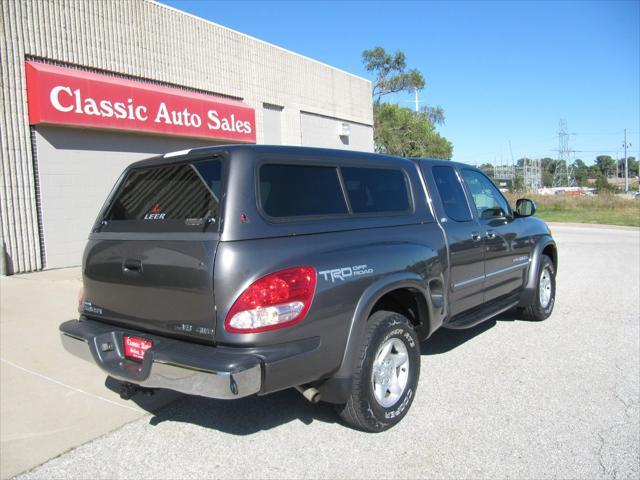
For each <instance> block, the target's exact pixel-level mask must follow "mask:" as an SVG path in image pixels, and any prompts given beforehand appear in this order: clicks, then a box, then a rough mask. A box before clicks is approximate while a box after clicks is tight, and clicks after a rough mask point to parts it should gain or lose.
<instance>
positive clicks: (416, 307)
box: [371, 288, 429, 332]
mask: <svg viewBox="0 0 640 480" xmlns="http://www.w3.org/2000/svg"><path fill="white" fill-rule="evenodd" d="M379 310H387V311H390V312H396V313H399V314H401V315H404V316H405V317H407V318H408V319H409V321H410V322H411V323H412V324H413V326H414V327H415V328H416V330H417V331H425V332H426V331H427V330H428V327H429V309H428V306H427V302H426V300H425V298H424V296H423V295H422V294H421V293H420V292H419V291H418V290H415V289H412V288H399V289H397V290H392V291H391V292H388V293H385V294H384V295H383V296H382V297H380V299H379V300H378V301H377V302H376V303H375V305H374V306H373V308H372V309H371V315H373V314H374V313H375V312H377V311H379Z"/></svg>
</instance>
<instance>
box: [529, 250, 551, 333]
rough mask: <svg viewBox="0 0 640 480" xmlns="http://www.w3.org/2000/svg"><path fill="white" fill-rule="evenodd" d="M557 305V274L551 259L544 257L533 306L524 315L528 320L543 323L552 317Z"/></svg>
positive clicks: (541, 260) (539, 270)
mask: <svg viewBox="0 0 640 480" xmlns="http://www.w3.org/2000/svg"><path fill="white" fill-rule="evenodd" d="M555 303H556V272H555V268H553V262H552V261H551V259H550V258H549V257H548V256H546V255H542V257H541V258H540V268H539V269H538V284H537V287H536V293H535V296H534V298H533V300H532V302H531V305H529V306H527V307H525V309H524V311H523V313H524V316H525V317H526V318H527V319H528V320H534V321H538V322H539V321H542V320H545V319H547V318H549V316H550V315H551V313H552V312H553V306H554V305H555Z"/></svg>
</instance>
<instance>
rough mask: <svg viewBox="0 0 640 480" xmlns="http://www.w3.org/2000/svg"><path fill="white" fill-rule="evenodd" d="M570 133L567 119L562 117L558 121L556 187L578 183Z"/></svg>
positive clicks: (554, 181)
mask: <svg viewBox="0 0 640 480" xmlns="http://www.w3.org/2000/svg"><path fill="white" fill-rule="evenodd" d="M569 135H571V134H570V133H569V132H568V127H567V121H566V120H565V119H561V120H560V122H559V123H558V162H557V163H556V169H555V172H554V174H553V186H554V187H572V186H574V185H575V184H576V181H575V177H574V175H573V165H572V164H571V154H572V153H573V150H571V149H570V148H569Z"/></svg>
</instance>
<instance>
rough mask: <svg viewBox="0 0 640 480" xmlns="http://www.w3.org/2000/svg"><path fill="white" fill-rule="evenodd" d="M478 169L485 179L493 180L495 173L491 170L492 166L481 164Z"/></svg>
mask: <svg viewBox="0 0 640 480" xmlns="http://www.w3.org/2000/svg"><path fill="white" fill-rule="evenodd" d="M479 168H480V170H482V171H483V172H484V174H485V175H486V176H487V177H490V178H491V179H493V174H494V173H495V170H494V169H493V164H491V163H483V164H482V165H480V167H479Z"/></svg>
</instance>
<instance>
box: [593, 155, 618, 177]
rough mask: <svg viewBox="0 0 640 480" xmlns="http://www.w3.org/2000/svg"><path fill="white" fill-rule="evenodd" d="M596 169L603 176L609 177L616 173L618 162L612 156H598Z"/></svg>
mask: <svg viewBox="0 0 640 480" xmlns="http://www.w3.org/2000/svg"><path fill="white" fill-rule="evenodd" d="M596 167H597V169H598V170H599V171H600V173H601V174H602V175H604V176H605V177H609V176H611V174H612V173H613V172H615V171H616V161H615V160H614V159H613V158H611V156H610V155H598V156H597V157H596Z"/></svg>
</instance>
